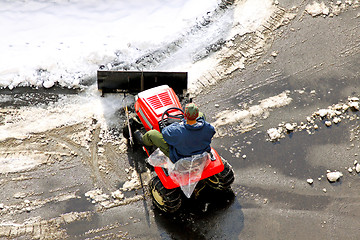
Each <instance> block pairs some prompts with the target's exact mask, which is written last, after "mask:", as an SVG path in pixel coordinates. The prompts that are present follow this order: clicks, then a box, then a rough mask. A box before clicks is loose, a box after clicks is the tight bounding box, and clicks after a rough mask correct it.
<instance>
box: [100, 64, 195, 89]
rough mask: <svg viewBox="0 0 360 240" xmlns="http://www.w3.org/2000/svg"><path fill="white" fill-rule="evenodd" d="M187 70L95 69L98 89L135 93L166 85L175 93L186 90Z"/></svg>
mask: <svg viewBox="0 0 360 240" xmlns="http://www.w3.org/2000/svg"><path fill="white" fill-rule="evenodd" d="M187 78H188V73H187V72H150V71H149V72H140V71H105V70H98V71H97V83H98V89H99V90H101V92H102V95H104V94H105V93H114V92H123V93H134V94H137V93H139V92H141V91H144V90H146V89H150V88H153V87H157V86H160V85H168V86H169V87H171V88H172V89H173V90H174V91H175V93H176V94H185V93H186V90H187V85H188V84H187Z"/></svg>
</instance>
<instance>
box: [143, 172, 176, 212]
mask: <svg viewBox="0 0 360 240" xmlns="http://www.w3.org/2000/svg"><path fill="white" fill-rule="evenodd" d="M149 190H150V194H151V197H152V200H153V203H154V205H155V206H156V207H157V208H159V209H160V210H161V211H163V212H167V213H174V212H176V211H177V210H178V209H179V208H180V207H181V203H182V198H181V190H180V188H174V189H166V188H165V187H164V185H163V184H162V183H161V181H160V179H159V177H158V176H155V177H153V178H152V179H151V180H150V183H149Z"/></svg>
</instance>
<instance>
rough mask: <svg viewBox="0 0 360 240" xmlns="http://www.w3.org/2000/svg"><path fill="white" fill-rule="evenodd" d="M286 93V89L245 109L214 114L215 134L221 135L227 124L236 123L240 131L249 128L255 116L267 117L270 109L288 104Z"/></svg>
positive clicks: (253, 123)
mask: <svg viewBox="0 0 360 240" xmlns="http://www.w3.org/2000/svg"><path fill="white" fill-rule="evenodd" d="M288 94H289V92H288V91H285V92H282V93H280V94H279V95H276V96H273V97H269V98H267V99H263V100H261V101H260V103H259V104H258V105H253V106H250V107H249V108H247V109H243V110H239V109H236V110H233V111H231V110H224V111H221V112H219V113H218V114H217V115H216V116H215V119H216V121H215V122H213V123H212V124H213V126H214V127H216V131H217V136H223V135H224V134H225V132H224V130H223V127H225V126H228V125H234V124H236V127H235V129H236V130H237V131H240V132H243V131H247V130H249V127H253V126H254V125H255V124H256V118H259V117H263V118H267V117H268V116H269V114H270V111H271V109H273V108H279V107H283V106H286V105H288V104H290V103H291V101H292V99H291V98H290V97H289V96H288Z"/></svg>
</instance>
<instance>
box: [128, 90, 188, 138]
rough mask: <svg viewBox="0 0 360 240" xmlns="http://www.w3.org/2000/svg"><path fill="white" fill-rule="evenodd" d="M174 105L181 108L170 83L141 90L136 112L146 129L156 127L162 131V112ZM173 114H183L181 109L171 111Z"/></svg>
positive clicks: (136, 103)
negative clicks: (160, 124)
mask: <svg viewBox="0 0 360 240" xmlns="http://www.w3.org/2000/svg"><path fill="white" fill-rule="evenodd" d="M172 107H177V108H180V109H181V104H180V101H179V98H178V97H177V96H176V94H175V92H174V90H173V89H172V88H170V87H169V86H168V85H162V86H159V87H155V88H151V89H148V90H145V91H143V92H140V93H139V94H138V99H137V100H136V102H135V112H136V113H137V115H138V116H139V118H140V121H141V122H142V124H143V125H144V127H145V130H146V131H149V130H151V129H155V130H158V131H160V127H159V122H160V121H161V116H162V114H163V113H164V112H165V111H166V110H167V109H168V108H172ZM170 113H171V114H173V115H177V114H181V112H180V111H179V110H176V109H174V110H173V111H170Z"/></svg>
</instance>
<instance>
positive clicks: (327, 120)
mask: <svg viewBox="0 0 360 240" xmlns="http://www.w3.org/2000/svg"><path fill="white" fill-rule="evenodd" d="M349 109H351V110H353V111H359V110H360V106H359V98H358V97H349V98H348V100H347V102H346V103H338V104H334V105H332V106H329V107H328V108H324V109H319V110H317V111H316V112H314V113H313V114H312V115H311V116H308V117H306V120H307V121H306V122H301V123H300V124H298V123H285V122H283V123H280V124H279V126H278V127H274V128H270V129H268V130H267V134H268V137H269V140H270V141H279V139H280V138H284V137H285V136H286V133H290V132H294V131H303V130H306V131H307V132H308V133H309V134H313V133H314V130H317V129H319V125H318V124H317V123H316V122H315V121H316V120H319V121H324V124H325V126H326V127H331V126H332V124H338V123H340V122H341V121H342V120H343V119H345V118H350V116H349V115H347V116H345V114H346V113H347V112H348V110H349Z"/></svg>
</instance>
